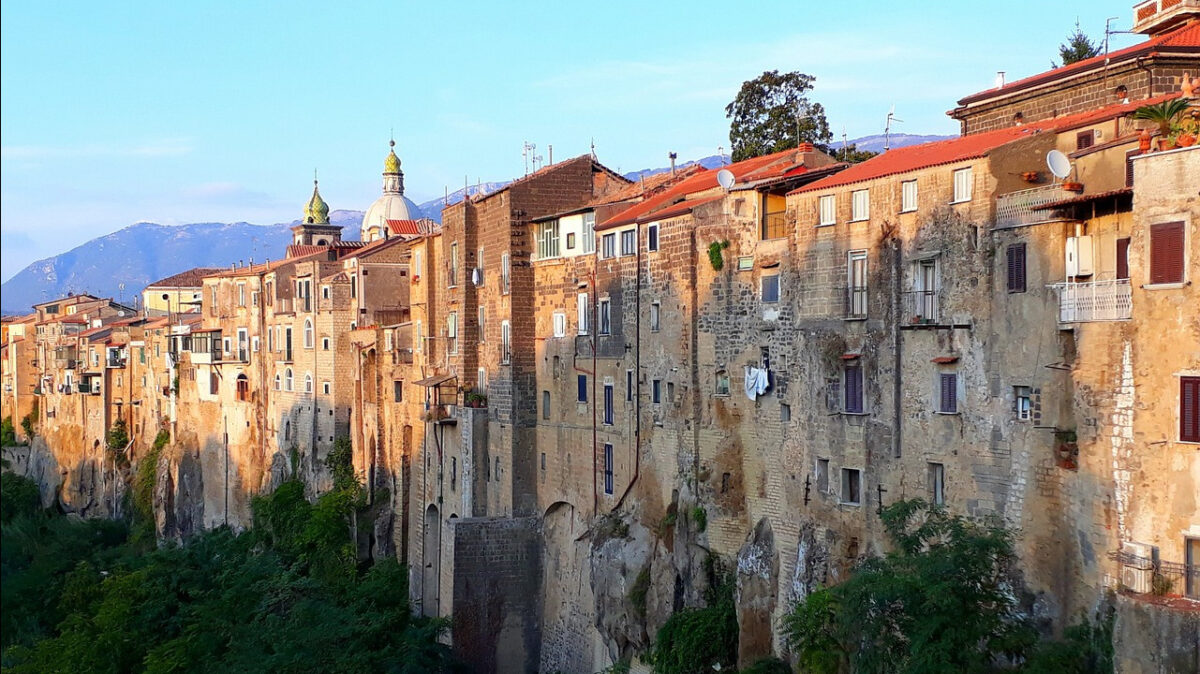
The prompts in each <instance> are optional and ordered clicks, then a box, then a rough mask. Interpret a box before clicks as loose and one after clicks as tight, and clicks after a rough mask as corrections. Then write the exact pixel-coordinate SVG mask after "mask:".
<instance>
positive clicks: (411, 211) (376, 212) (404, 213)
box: [362, 141, 424, 241]
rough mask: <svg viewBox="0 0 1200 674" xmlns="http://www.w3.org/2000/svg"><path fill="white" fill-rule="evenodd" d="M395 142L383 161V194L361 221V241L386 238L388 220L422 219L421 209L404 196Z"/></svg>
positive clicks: (402, 176) (401, 173) (402, 174)
mask: <svg viewBox="0 0 1200 674" xmlns="http://www.w3.org/2000/svg"><path fill="white" fill-rule="evenodd" d="M395 146H396V141H392V142H391V147H392V149H390V150H389V151H388V154H387V157H385V158H384V160H383V194H382V195H381V196H380V197H379V198H378V199H376V200H375V203H373V204H371V206H370V207H369V208H367V212H366V214H365V215H363V221H362V240H363V241H375V240H376V239H383V238H386V237H387V236H388V226H387V221H388V220H417V219H420V218H422V217H424V216H423V215H422V214H421V209H420V207H418V206H417V205H416V204H415V203H413V202H412V201H411V200H410V199H408V197H405V196H404V172H403V171H401V170H400V158H399V157H397V156H396V150H395Z"/></svg>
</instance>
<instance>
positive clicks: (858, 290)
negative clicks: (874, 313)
mask: <svg viewBox="0 0 1200 674" xmlns="http://www.w3.org/2000/svg"><path fill="white" fill-rule="evenodd" d="M846 286H847V290H846V316H847V317H848V318H866V316H867V251H865V250H852V251H850V252H849V253H847V254H846Z"/></svg>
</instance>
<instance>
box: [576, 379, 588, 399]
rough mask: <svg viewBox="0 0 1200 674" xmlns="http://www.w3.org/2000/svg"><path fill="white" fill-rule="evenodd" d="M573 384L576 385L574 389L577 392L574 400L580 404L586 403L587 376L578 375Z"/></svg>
mask: <svg viewBox="0 0 1200 674" xmlns="http://www.w3.org/2000/svg"><path fill="white" fill-rule="evenodd" d="M575 383H576V388H577V391H576V393H575V400H577V401H579V402H581V403H586V402H587V375H586V374H581V375H578V376H577V377H576V379H575Z"/></svg>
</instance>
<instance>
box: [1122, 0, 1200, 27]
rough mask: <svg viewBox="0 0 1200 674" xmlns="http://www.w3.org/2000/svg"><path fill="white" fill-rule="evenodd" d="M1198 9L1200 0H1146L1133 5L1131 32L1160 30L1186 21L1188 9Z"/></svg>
mask: <svg viewBox="0 0 1200 674" xmlns="http://www.w3.org/2000/svg"><path fill="white" fill-rule="evenodd" d="M1197 9H1200V0H1146V1H1145V2H1140V3H1138V4H1136V5H1134V6H1133V32H1135V33H1147V32H1149V31H1151V30H1153V31H1155V32H1161V31H1162V30H1164V29H1166V28H1168V27H1170V26H1171V25H1173V24H1176V23H1182V22H1183V21H1186V20H1187V18H1188V15H1189V12H1190V11H1195V10H1197Z"/></svg>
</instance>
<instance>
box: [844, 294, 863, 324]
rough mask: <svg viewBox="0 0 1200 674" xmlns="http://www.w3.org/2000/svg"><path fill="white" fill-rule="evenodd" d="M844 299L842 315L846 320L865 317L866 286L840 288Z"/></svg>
mask: <svg viewBox="0 0 1200 674" xmlns="http://www.w3.org/2000/svg"><path fill="white" fill-rule="evenodd" d="M842 293H843V294H842V297H843V298H844V301H845V307H844V316H845V318H846V319H847V320H855V319H862V318H866V317H867V287H866V286H848V287H846V288H843V289H842Z"/></svg>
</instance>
